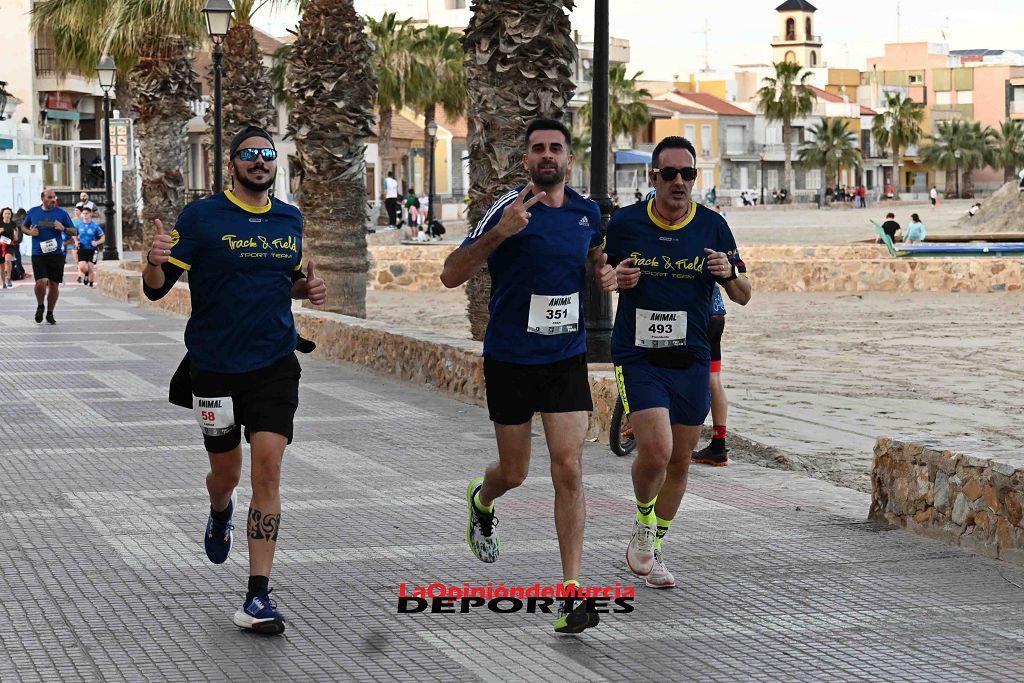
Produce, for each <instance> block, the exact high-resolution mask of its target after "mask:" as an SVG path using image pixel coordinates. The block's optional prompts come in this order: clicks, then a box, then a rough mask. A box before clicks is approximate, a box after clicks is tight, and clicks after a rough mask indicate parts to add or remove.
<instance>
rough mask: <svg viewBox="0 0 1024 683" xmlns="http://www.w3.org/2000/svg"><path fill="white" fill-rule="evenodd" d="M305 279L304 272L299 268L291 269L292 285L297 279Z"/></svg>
mask: <svg viewBox="0 0 1024 683" xmlns="http://www.w3.org/2000/svg"><path fill="white" fill-rule="evenodd" d="M305 279H306V274H305V273H303V272H302V271H301V270H293V271H292V284H293V285H294V284H295V283H296V282H298V281H299V280H305Z"/></svg>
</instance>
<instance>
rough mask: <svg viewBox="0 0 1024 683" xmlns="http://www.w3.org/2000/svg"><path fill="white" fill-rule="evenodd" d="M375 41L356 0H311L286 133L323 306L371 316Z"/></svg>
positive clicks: (294, 61) (292, 62)
mask: <svg viewBox="0 0 1024 683" xmlns="http://www.w3.org/2000/svg"><path fill="white" fill-rule="evenodd" d="M372 53H373V45H372V43H371V42H370V40H369V38H367V36H366V35H365V34H364V33H363V21H362V19H361V18H360V17H359V15H358V14H356V11H355V9H354V8H353V6H352V2H351V0H340V1H339V0H311V2H310V3H309V4H308V6H307V7H306V10H305V12H304V13H303V15H302V19H301V21H300V22H299V29H298V37H297V39H296V40H295V43H294V44H293V46H292V50H291V53H290V55H289V57H288V62H289V74H290V75H291V76H292V78H291V81H290V82H289V84H288V90H289V93H290V94H291V97H292V102H293V104H294V106H293V107H292V111H291V116H290V119H289V122H288V133H289V134H290V135H291V136H293V137H294V138H295V149H296V155H297V156H298V159H299V165H300V167H301V168H302V184H301V186H300V188H299V206H300V207H301V208H302V211H303V214H304V215H305V244H304V247H303V250H304V252H305V257H306V259H307V260H315V261H316V263H317V266H318V267H317V274H318V275H320V276H321V277H322V278H323V279H324V280H325V282H326V284H327V288H328V292H329V295H328V299H327V305H326V307H325V308H326V309H327V310H329V311H334V312H336V313H344V314H346V315H353V316H357V317H360V318H365V317H366V273H367V270H368V265H369V264H368V260H367V254H366V221H367V218H368V216H367V211H366V206H367V202H366V198H367V193H366V161H365V159H364V156H365V154H366V142H367V140H368V139H369V137H370V136H371V135H372V134H373V103H374V100H375V97H376V92H377V78H376V76H375V75H374V73H373V70H372V68H371V66H370V57H371V55H372Z"/></svg>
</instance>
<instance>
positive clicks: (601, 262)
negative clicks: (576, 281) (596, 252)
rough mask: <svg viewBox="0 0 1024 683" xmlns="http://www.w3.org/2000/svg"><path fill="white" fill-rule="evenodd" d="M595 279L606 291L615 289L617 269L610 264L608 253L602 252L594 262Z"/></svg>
mask: <svg viewBox="0 0 1024 683" xmlns="http://www.w3.org/2000/svg"><path fill="white" fill-rule="evenodd" d="M594 280H595V281H596V282H597V284H598V285H599V286H600V287H601V289H602V290H604V291H605V292H611V291H613V290H614V289H615V285H616V283H615V269H614V268H612V267H611V266H609V265H608V254H606V253H604V252H601V255H600V256H598V257H597V263H595V264H594Z"/></svg>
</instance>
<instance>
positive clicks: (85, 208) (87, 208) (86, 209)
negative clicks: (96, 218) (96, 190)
mask: <svg viewBox="0 0 1024 683" xmlns="http://www.w3.org/2000/svg"><path fill="white" fill-rule="evenodd" d="M82 211H88V212H89V213H92V209H91V208H90V207H88V206H83V207H82Z"/></svg>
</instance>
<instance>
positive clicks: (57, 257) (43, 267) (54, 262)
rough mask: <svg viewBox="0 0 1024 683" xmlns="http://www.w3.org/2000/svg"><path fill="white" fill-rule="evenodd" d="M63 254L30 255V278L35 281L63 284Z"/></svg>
mask: <svg viewBox="0 0 1024 683" xmlns="http://www.w3.org/2000/svg"><path fill="white" fill-rule="evenodd" d="M64 260H65V256H64V254H43V255H41V256H37V255H35V254H32V277H34V278H35V279H36V280H49V281H50V282H57V283H61V282H64Z"/></svg>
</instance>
